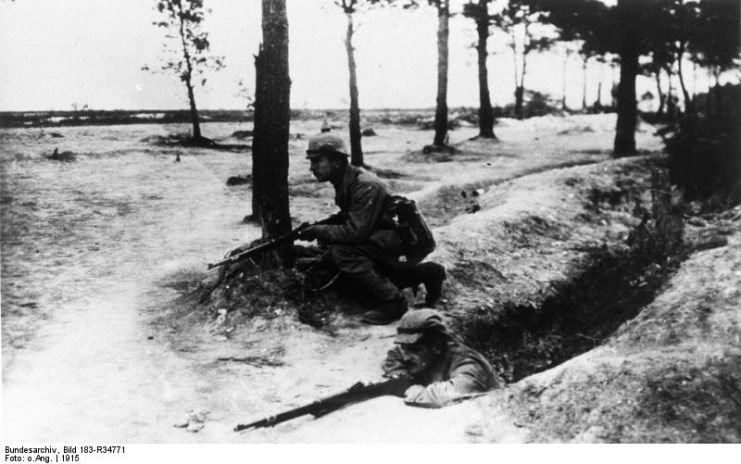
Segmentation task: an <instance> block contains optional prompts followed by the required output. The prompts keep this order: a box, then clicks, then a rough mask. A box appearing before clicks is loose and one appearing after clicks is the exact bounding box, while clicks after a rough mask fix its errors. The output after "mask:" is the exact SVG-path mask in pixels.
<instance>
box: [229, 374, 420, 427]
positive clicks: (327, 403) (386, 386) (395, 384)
mask: <svg viewBox="0 0 741 464" xmlns="http://www.w3.org/2000/svg"><path fill="white" fill-rule="evenodd" d="M409 385H411V383H410V380H409V379H408V378H399V377H395V378H391V379H388V380H385V381H382V382H377V383H370V384H364V383H362V382H357V383H356V384H354V385H353V386H351V387H350V388H348V389H347V390H344V391H342V392H340V393H337V394H335V395H331V396H328V397H325V398H322V399H318V400H316V401H314V402H312V403H310V404H307V405H305V406H300V407H298V408H295V409H290V410H288V411H284V412H282V413H279V414H276V415H274V416H268V417H265V418H263V419H260V420H257V421H254V422H250V423H249V424H240V425H237V426H236V427H234V431H235V432H241V431H242V430H246V429H250V428H261V427H272V426H274V425H277V424H280V423H281V422H285V421H289V420H291V419H295V418H296V417H300V416H304V415H306V414H311V415H313V416H315V417H318V416H321V415H324V414H326V413H329V412H332V411H335V410H337V409H340V408H342V407H343V406H345V405H348V404H351V403H357V402H360V401H366V400H369V399H371V398H376V397H378V396H384V395H397V396H399V395H403V392H404V391H405V390H406V388H407V387H408V386H409Z"/></svg>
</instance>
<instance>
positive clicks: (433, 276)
mask: <svg viewBox="0 0 741 464" xmlns="http://www.w3.org/2000/svg"><path fill="white" fill-rule="evenodd" d="M416 272H417V274H418V275H419V281H420V282H421V283H422V285H424V286H425V305H426V306H435V303H437V300H439V299H440V295H442V292H443V281H444V280H445V277H446V276H445V267H444V266H443V265H442V264H438V263H434V262H427V263H422V264H418V265H417V266H416Z"/></svg>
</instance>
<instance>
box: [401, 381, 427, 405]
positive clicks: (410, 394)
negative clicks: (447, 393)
mask: <svg viewBox="0 0 741 464" xmlns="http://www.w3.org/2000/svg"><path fill="white" fill-rule="evenodd" d="M424 389H425V387H423V386H422V385H412V386H411V387H409V388H407V389H406V391H405V392H404V401H405V402H407V403H414V401H415V400H416V399H417V397H418V396H419V394H420V393H422V392H423V391H424Z"/></svg>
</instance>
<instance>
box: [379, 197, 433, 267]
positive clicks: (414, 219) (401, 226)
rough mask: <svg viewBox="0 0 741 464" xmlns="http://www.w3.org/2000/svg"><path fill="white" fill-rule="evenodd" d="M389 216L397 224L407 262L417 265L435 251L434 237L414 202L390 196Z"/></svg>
mask: <svg viewBox="0 0 741 464" xmlns="http://www.w3.org/2000/svg"><path fill="white" fill-rule="evenodd" d="M389 214H390V216H391V217H392V218H393V219H394V222H396V224H397V230H398V232H399V235H400V236H401V243H402V246H403V249H404V254H405V255H406V257H407V261H408V262H412V263H418V262H420V261H422V260H423V259H424V258H425V256H427V255H428V254H430V253H432V252H433V251H434V250H435V237H433V235H432V230H430V228H429V226H428V225H427V223H426V222H425V219H424V217H422V214H421V213H420V212H419V209H418V208H417V204H416V203H415V202H414V200H410V199H408V198H405V197H402V196H400V195H392V196H391V207H390V209H389Z"/></svg>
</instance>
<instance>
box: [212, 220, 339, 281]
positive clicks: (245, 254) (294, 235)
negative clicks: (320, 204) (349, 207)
mask: <svg viewBox="0 0 741 464" xmlns="http://www.w3.org/2000/svg"><path fill="white" fill-rule="evenodd" d="M333 222H336V219H335V218H334V217H332V216H330V217H328V218H327V219H324V220H321V221H317V222H314V223H308V222H304V223H302V224H300V225H299V226H298V227H296V228H295V229H293V230H292V231H290V232H286V233H285V234H283V235H279V236H278V237H275V238H271V239H270V240H268V241H267V242H263V243H261V244H259V245H255V246H253V247H252V248H249V249H247V250H243V251H238V250H239V249H237V250H233V251H232V252H231V253H229V255H228V256H227V257H226V258H225V259H224V260H222V261H219V262H218V263H211V264H209V265H208V269H209V270H211V269H213V268H215V267H219V266H224V265H226V264H229V265H231V264H236V263H238V262H240V261H244V260H245V259H247V258H250V257H252V256H259V254H260V253H262V252H264V251H268V250H272V249H274V248H278V247H279V246H281V245H283V244H285V243H290V242H293V241H294V240H296V239H298V238H299V236H300V235H301V232H302V231H303V230H304V229H306V228H308V227H309V226H316V225H322V224H331V223H333Z"/></svg>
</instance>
